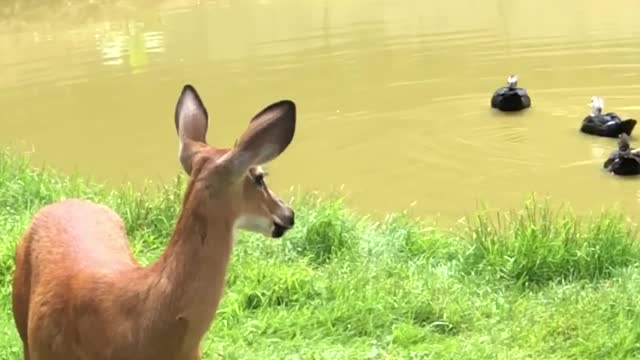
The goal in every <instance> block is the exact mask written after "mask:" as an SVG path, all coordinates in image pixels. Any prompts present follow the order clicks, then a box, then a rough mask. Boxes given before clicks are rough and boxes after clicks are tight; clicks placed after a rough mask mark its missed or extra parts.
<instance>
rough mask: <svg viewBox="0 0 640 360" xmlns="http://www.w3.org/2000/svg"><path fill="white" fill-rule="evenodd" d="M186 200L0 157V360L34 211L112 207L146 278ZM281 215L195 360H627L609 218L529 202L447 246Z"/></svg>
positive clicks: (349, 223)
mask: <svg viewBox="0 0 640 360" xmlns="http://www.w3.org/2000/svg"><path fill="white" fill-rule="evenodd" d="M183 186H184V183H183V182H178V183H177V184H175V186H171V187H167V188H164V189H162V191H160V193H159V194H155V195H145V194H139V193H135V192H132V191H127V190H121V191H118V192H113V191H108V190H106V189H104V188H101V187H99V186H97V185H95V184H90V183H87V182H86V181H84V180H82V179H80V178H76V177H67V176H61V175H58V174H55V173H53V172H50V171H40V170H35V169H32V168H30V167H29V165H28V163H26V162H25V161H24V160H21V159H16V158H15V157H11V156H8V155H7V154H0V295H1V298H0V359H20V358H21V355H20V354H21V348H20V346H19V340H18V337H17V334H16V332H15V327H14V324H13V320H12V316H11V310H10V278H11V273H12V271H13V252H14V248H15V242H16V240H17V239H18V238H19V237H20V235H21V234H22V232H23V231H24V228H25V226H26V224H27V222H28V221H29V219H30V217H31V216H32V214H33V213H34V212H35V211H36V210H37V209H38V208H39V207H40V206H42V205H43V204H46V203H49V202H51V201H53V200H56V199H59V198H61V197H72V196H74V197H75V196H81V197H84V198H90V199H94V200H97V201H100V202H104V203H107V204H109V205H111V206H113V207H114V208H115V209H116V210H117V211H118V213H120V214H121V216H122V217H123V218H124V220H125V222H126V223H127V227H128V232H129V234H130V238H131V241H132V247H133V249H134V251H135V253H136V255H137V256H138V258H139V259H141V261H142V262H143V263H148V262H150V261H153V260H154V259H155V258H156V257H157V256H158V255H159V254H160V252H161V251H162V250H163V248H164V246H165V244H166V240H167V239H168V237H169V235H170V233H171V230H172V226H173V224H174V221H175V216H176V212H177V210H178V209H177V205H178V204H180V200H181V196H182V188H183ZM293 204H294V206H295V208H296V211H297V214H299V215H298V217H297V227H296V229H295V230H294V231H293V232H292V233H291V234H289V235H287V236H285V237H284V238H283V239H279V240H270V239H264V238H261V237H259V236H252V235H249V234H246V233H242V234H241V236H240V238H239V239H238V245H237V247H236V249H235V252H234V255H233V260H232V265H231V269H230V275H229V278H228V288H227V291H226V293H225V297H224V299H223V301H222V304H221V307H220V310H219V315H218V319H217V320H216V322H215V324H214V325H213V327H212V329H211V331H210V334H209V336H208V337H207V338H206V339H205V341H204V344H203V348H204V351H205V357H204V358H206V359H218V358H224V359H332V360H338V359H474V360H476V359H595V358H607V359H623V358H624V359H628V358H635V357H640V347H639V346H640V345H639V344H640V328H639V327H638V326H637V324H638V323H639V321H640V303H639V302H638V299H639V298H640V279H639V277H640V270H639V268H638V266H637V263H638V260H639V259H640V246H639V245H638V242H637V236H636V234H635V231H634V229H633V228H632V227H631V226H630V225H629V224H626V223H625V220H624V218H623V217H622V216H620V215H619V214H617V213H614V212H608V213H603V214H600V215H597V216H595V217H593V218H589V219H586V218H582V219H577V218H575V217H574V216H573V215H572V214H571V212H570V211H569V210H555V209H553V208H551V207H550V206H547V205H545V204H543V203H540V202H536V201H531V202H528V203H526V204H525V205H524V207H523V208H522V209H521V210H519V211H517V212H512V213H506V214H503V215H502V216H500V217H499V218H496V217H488V216H484V215H479V216H477V217H474V218H473V219H471V220H470V221H469V222H468V224H467V225H464V226H461V227H460V229H457V230H456V231H447V230H444V229H437V228H430V227H428V226H426V225H424V224H419V223H417V222H415V221H414V220H412V219H409V218H407V217H404V216H402V215H395V216H390V217H389V218H388V219H386V220H385V221H383V222H381V223H374V222H373V221H371V220H368V219H366V218H364V217H361V216H359V215H357V214H354V213H351V212H350V211H349V210H348V209H346V208H345V207H344V206H343V205H342V203H341V202H340V201H339V200H338V199H325V200H322V199H319V198H318V197H316V196H313V195H306V196H302V197H296V199H295V201H294V203H293ZM298 219H299V220H298Z"/></svg>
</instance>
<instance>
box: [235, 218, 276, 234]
mask: <svg viewBox="0 0 640 360" xmlns="http://www.w3.org/2000/svg"><path fill="white" fill-rule="evenodd" d="M235 228H237V229H242V230H247V231H251V232H255V233H259V234H263V235H267V236H268V235H271V233H272V232H273V221H271V219H268V218H264V217H261V216H250V215H246V216H241V217H239V218H238V220H236V223H235Z"/></svg>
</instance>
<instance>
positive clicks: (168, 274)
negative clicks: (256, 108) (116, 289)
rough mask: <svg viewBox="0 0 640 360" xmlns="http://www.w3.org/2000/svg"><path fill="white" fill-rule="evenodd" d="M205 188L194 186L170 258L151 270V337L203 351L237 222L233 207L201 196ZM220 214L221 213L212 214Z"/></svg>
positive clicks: (165, 256) (168, 250)
mask: <svg viewBox="0 0 640 360" xmlns="http://www.w3.org/2000/svg"><path fill="white" fill-rule="evenodd" d="M203 191H206V189H205V186H204V184H202V183H198V182H196V181H192V182H191V183H190V184H189V187H188V189H187V192H186V193H185V200H184V204H183V208H182V211H181V213H180V216H179V218H178V221H177V223H176V228H175V230H174V233H173V236H172V238H171V240H170V242H169V245H168V246H167V248H166V250H165V252H164V253H163V254H162V256H161V257H160V258H159V259H158V261H157V262H156V263H154V264H153V265H151V266H149V267H148V268H147V269H148V270H147V280H148V281H146V282H145V283H146V284H148V286H149V289H148V291H147V294H148V296H147V299H146V304H147V307H148V308H149V309H152V310H151V311H150V312H149V315H150V316H149V317H148V323H147V324H143V326H145V327H146V328H148V329H149V331H150V335H151V334H155V335H156V336H155V337H156V339H157V338H158V337H160V338H166V337H170V338H173V339H182V341H180V343H181V345H182V346H186V347H190V346H191V347H193V346H198V344H199V342H200V339H201V338H202V337H203V336H204V334H205V333H206V331H207V330H208V328H209V327H210V325H211V323H212V321H213V319H214V318H215V313H216V310H217V307H218V304H219V301H220V298H221V297H222V294H223V290H224V282H225V276H226V270H227V265H228V263H229V258H230V256H231V251H232V247H233V232H234V229H233V226H234V219H235V216H234V215H233V214H230V213H229V211H228V209H229V207H228V205H229V204H228V202H226V201H224V199H222V200H217V201H216V200H215V199H209V196H207V195H202V192H203ZM210 209H219V211H215V210H214V211H210Z"/></svg>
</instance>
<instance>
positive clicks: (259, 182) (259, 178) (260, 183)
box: [253, 173, 265, 187]
mask: <svg viewBox="0 0 640 360" xmlns="http://www.w3.org/2000/svg"><path fill="white" fill-rule="evenodd" d="M264 176H265V174H264V173H259V174H256V175H255V176H254V177H253V181H255V182H256V185H258V186H260V187H263V186H264V185H265V184H264Z"/></svg>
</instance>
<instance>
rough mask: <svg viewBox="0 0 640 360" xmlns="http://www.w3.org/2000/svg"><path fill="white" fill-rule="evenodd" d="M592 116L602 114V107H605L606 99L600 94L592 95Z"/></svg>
mask: <svg viewBox="0 0 640 360" xmlns="http://www.w3.org/2000/svg"><path fill="white" fill-rule="evenodd" d="M589 106H591V116H596V115H600V114H602V108H604V100H602V98H600V97H598V96H592V97H591V104H589Z"/></svg>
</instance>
